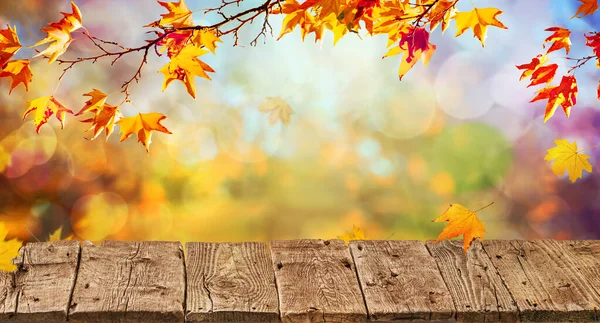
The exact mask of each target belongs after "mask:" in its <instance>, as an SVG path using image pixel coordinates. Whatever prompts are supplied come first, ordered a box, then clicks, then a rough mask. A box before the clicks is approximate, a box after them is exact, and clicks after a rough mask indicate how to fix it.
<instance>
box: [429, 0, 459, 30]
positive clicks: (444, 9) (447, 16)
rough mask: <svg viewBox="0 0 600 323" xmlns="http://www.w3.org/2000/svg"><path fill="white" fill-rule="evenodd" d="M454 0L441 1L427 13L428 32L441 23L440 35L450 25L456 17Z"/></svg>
mask: <svg viewBox="0 0 600 323" xmlns="http://www.w3.org/2000/svg"><path fill="white" fill-rule="evenodd" d="M457 2H458V1H456V0H442V1H438V2H437V3H435V4H434V5H433V7H432V8H431V10H430V11H429V12H430V13H429V17H430V18H429V32H433V30H434V29H435V28H436V27H437V26H438V25H439V24H440V23H441V24H442V34H443V33H444V32H445V31H446V29H447V28H448V26H449V25H450V20H451V19H452V18H454V17H455V16H456V3H457Z"/></svg>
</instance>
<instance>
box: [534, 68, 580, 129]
mask: <svg viewBox="0 0 600 323" xmlns="http://www.w3.org/2000/svg"><path fill="white" fill-rule="evenodd" d="M577 91H578V90H577V80H576V79H575V75H567V76H563V77H562V79H561V81H560V84H559V85H557V86H549V87H545V88H543V89H541V90H539V91H537V92H536V93H537V95H536V96H535V97H534V98H533V99H532V100H531V102H535V101H538V100H548V104H547V105H546V112H545V114H544V122H546V121H548V120H549V119H550V118H551V117H552V116H553V115H554V111H556V108H558V106H559V105H560V106H562V108H563V110H564V111H565V114H566V115H567V118H568V117H569V116H570V114H571V107H573V106H574V105H575V104H576V103H577Z"/></svg>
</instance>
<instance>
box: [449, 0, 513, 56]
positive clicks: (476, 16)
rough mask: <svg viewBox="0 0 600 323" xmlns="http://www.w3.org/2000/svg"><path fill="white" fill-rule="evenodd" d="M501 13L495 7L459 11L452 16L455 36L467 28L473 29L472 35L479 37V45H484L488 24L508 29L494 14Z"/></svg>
mask: <svg viewBox="0 0 600 323" xmlns="http://www.w3.org/2000/svg"><path fill="white" fill-rule="evenodd" d="M500 14H502V10H499V9H497V8H474V9H473V10H471V11H466V12H459V13H457V14H456V15H455V16H454V19H455V20H456V28H457V29H458V30H457V31H456V35H455V37H458V36H460V35H462V34H463V33H464V32H465V31H466V30H467V29H469V28H472V29H473V35H474V36H475V37H477V38H478V39H479V41H480V42H481V46H482V47H483V46H485V37H486V33H487V27H488V26H494V27H498V28H502V29H508V28H507V27H506V26H504V25H503V24H502V22H500V21H499V20H498V19H496V16H498V15H500Z"/></svg>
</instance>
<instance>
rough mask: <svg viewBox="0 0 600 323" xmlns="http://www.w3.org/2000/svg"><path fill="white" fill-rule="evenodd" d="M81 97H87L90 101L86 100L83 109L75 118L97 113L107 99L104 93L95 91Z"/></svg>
mask: <svg viewBox="0 0 600 323" xmlns="http://www.w3.org/2000/svg"><path fill="white" fill-rule="evenodd" d="M83 96H89V97H90V99H89V100H87V101H86V102H85V105H84V106H83V108H82V109H81V110H80V111H79V112H77V113H76V114H75V115H76V116H79V115H82V114H84V113H85V112H97V111H98V110H101V109H102V108H103V106H104V102H106V98H107V97H108V95H106V94H105V93H104V92H102V91H100V90H97V89H92V90H91V91H90V92H88V93H85V94H83Z"/></svg>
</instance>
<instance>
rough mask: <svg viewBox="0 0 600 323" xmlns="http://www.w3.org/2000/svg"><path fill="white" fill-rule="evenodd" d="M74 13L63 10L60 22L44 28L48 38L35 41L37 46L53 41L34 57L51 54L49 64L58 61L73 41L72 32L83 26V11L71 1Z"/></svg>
mask: <svg viewBox="0 0 600 323" xmlns="http://www.w3.org/2000/svg"><path fill="white" fill-rule="evenodd" d="M71 9H72V11H73V12H72V13H66V12H61V14H63V16H64V17H63V18H62V19H61V20H60V21H59V22H57V23H56V22H53V23H50V24H49V27H45V28H42V31H43V32H46V33H48V36H46V38H44V39H42V40H40V41H39V42H37V43H35V45H33V46H34V47H35V46H39V45H42V44H46V43H52V44H50V46H48V48H46V49H45V50H43V51H41V52H39V53H38V54H37V55H35V56H34V57H38V56H41V55H44V56H50V59H49V60H48V64H51V63H53V62H54V61H56V59H57V58H58V56H60V55H62V54H63V53H64V52H66V51H67V48H68V47H69V45H70V44H71V42H72V41H73V38H72V37H71V33H72V32H73V31H75V30H77V29H79V28H81V27H82V17H81V11H79V8H78V7H77V5H75V3H73V2H71Z"/></svg>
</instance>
